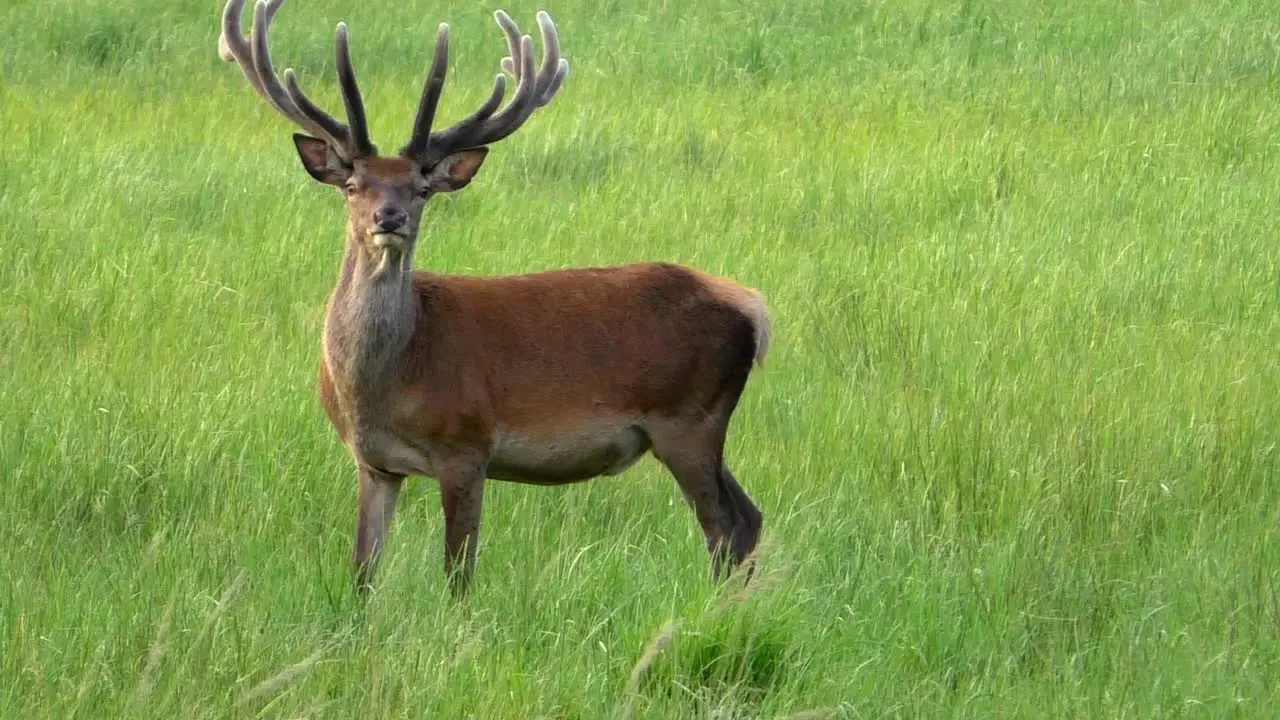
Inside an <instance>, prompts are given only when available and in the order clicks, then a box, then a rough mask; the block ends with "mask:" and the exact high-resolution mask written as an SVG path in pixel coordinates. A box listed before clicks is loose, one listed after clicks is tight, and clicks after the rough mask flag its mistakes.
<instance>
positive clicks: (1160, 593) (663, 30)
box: [0, 0, 1280, 719]
mask: <svg viewBox="0 0 1280 720" xmlns="http://www.w3.org/2000/svg"><path fill="white" fill-rule="evenodd" d="M1042 5H1043V6H1042ZM496 7H503V8H505V9H506V10H507V11H508V12H510V13H511V14H512V16H513V17H514V18H515V19H516V20H517V21H518V22H520V23H521V24H522V26H523V27H524V28H526V30H531V29H532V28H534V27H535V23H534V19H533V16H534V12H535V11H536V10H538V9H540V8H543V7H545V8H546V9H547V10H549V11H550V12H551V13H552V15H553V17H554V18H555V19H556V21H557V23H558V25H559V27H560V31H561V38H562V42H563V46H564V50H565V53H566V54H567V56H568V57H569V58H570V62H571V63H572V71H571V74H570V77H569V81H568V83H567V84H566V86H565V88H564V90H562V91H561V93H560V95H559V96H558V97H557V99H556V101H555V102H554V103H553V104H552V105H551V106H550V107H548V108H547V109H545V110H544V111H542V112H541V113H540V114H538V115H536V116H535V118H534V119H533V120H531V121H530V123H529V124H528V125H527V126H526V127H525V128H524V129H523V130H522V131H521V132H519V133H518V134H517V135H515V136H513V137H512V138H511V139H509V140H507V141H504V142H503V143H500V144H499V145H497V146H495V149H494V152H493V153H492V154H491V155H490V156H489V160H488V162H487V163H486V164H485V166H484V168H483V169H482V170H481V171H480V173H479V175H478V176H477V180H476V182H474V183H473V184H472V185H471V186H470V187H468V188H467V189H466V190H464V191H463V192H461V193H458V194H456V195H454V196H450V197H445V198H440V199H438V200H436V201H433V202H434V204H433V206H432V207H431V208H430V209H429V210H428V213H429V218H430V219H429V221H428V222H427V225H426V227H425V229H424V231H423V238H422V240H421V242H420V243H419V249H418V253H417V259H416V260H417V265H418V266H419V267H429V268H432V269H436V270H442V271H450V272H466V273H476V274H499V273H516V272H525V271H531V270H540V269H547V268H556V267H565V266H572V265H594V264H606V263H619V262H625V261H633V260H646V259H663V260H671V261H677V262H684V263H689V264H693V265H696V266H699V267H701V268H704V269H706V270H709V271H712V272H716V273H723V274H728V275H732V276H733V277H735V278H737V279H739V280H740V281H742V282H744V283H745V284H748V285H751V286H753V287H756V288H759V289H760V290H762V291H763V292H764V293H765V294H766V295H767V296H768V297H769V299H770V303H771V307H772V311H773V316H774V327H775V333H776V334H775V344H774V349H773V352H772V354H771V355H770V358H769V362H768V364H767V366H766V367H765V368H764V369H763V370H762V371H760V372H758V373H756V374H755V375H754V376H753V379H752V381H751V382H750V384H749V385H748V389H747V393H746V395H745V397H744V399H743V401H742V404H741V406H740V408H739V411H738V413H737V415H736V416H735V424H734V427H733V429H732V434H731V439H730V443H729V448H728V453H729V459H730V465H731V466H732V467H733V468H734V471H735V473H736V474H737V476H738V477H739V479H741V480H742V482H743V484H744V485H745V487H746V488H747V490H748V492H749V493H750V494H751V495H752V496H753V497H754V498H755V499H756V500H757V502H758V504H759V505H760V506H761V508H762V510H763V511H764V514H765V546H764V548H763V550H762V557H761V567H760V570H759V571H758V578H759V582H758V583H756V584H754V586H753V587H752V589H751V590H749V591H747V592H741V591H740V586H736V585H735V586H729V587H725V588H722V589H719V590H718V589H717V588H716V587H715V586H714V585H713V584H712V583H711V582H710V580H709V578H708V568H709V563H708V560H707V557H706V553H705V551H704V549H703V546H702V538H701V534H700V532H699V530H698V528H697V524H696V522H695V521H694V518H693V515H692V513H691V512H690V511H689V510H688V509H687V507H686V506H685V505H684V502H683V500H682V499H681V498H680V495H679V492H678V490H677V488H676V485H675V483H674V482H673V481H672V480H671V479H670V477H669V476H668V475H666V474H665V471H663V470H662V468H661V466H660V465H658V464H657V463H656V462H655V461H653V460H651V459H649V460H645V461H644V462H642V463H641V464H640V465H639V466H637V467H636V468H635V469H633V470H632V471H630V472H628V473H627V474H625V475H623V476H621V477H617V478H611V479H607V480H601V481H597V482H594V483H588V484H585V485H578V486H570V487H564V488H537V487H526V486H520V485H512V484H502V483H491V484H490V485H489V488H488V492H487V495H486V508H485V522H486V525H485V535H484V543H483V547H482V549H481V552H480V559H479V565H478V570H477V577H476V585H475V589H474V593H473V596H472V598H471V600H470V602H469V603H467V604H466V605H465V606H460V605H457V604H455V603H452V602H451V601H450V600H449V599H448V597H449V596H448V590H447V587H446V583H445V579H444V576H443V573H442V569H441V567H440V557H441V534H442V528H441V526H442V521H441V518H440V514H439V509H438V507H439V506H438V498H437V492H436V489H435V487H434V485H433V483H432V482H431V481H429V480H423V479H418V480H414V481H412V482H411V484H410V486H409V488H408V490H407V492H406V493H405V494H404V496H402V503H401V515H400V517H399V522H398V524H397V526H396V530H395V534H394V536H393V539H392V541H391V544H390V546H389V549H388V555H387V560H386V562H385V564H384V565H383V568H382V572H381V574H380V584H379V588H378V592H377V593H376V595H375V596H374V597H373V598H372V600H371V602H369V603H368V604H367V605H365V606H362V605H361V603H358V602H357V601H356V598H355V597H354V594H353V593H352V592H351V588H350V584H351V583H350V581H351V573H350V568H349V557H350V545H351V541H352V534H353V530H354V521H355V480H354V471H353V468H352V464H351V461H350V459H349V457H348V456H347V455H346V452H345V450H344V448H343V447H342V446H341V445H340V444H339V443H338V441H337V439H336V437H335V436H334V434H333V432H332V430H331V429H330V428H329V426H328V424H327V422H326V421H325V419H324V416H323V413H322V412H321V410H320V407H319V404H318V402H317V400H316V399H315V395H314V378H315V371H316V367H317V362H318V358H319V335H320V327H321V322H322V314H323V308H324V302H325V298H326V295H327V293H328V292H329V290H330V288H331V287H332V284H333V282H334V280H335V278H336V273H337V268H338V262H339V258H340V253H341V248H342V232H343V224H344V214H345V211H344V208H343V206H342V202H341V200H340V198H339V197H338V196H337V194H336V193H335V192H333V191H331V190H329V189H328V188H324V187H322V186H320V185H317V184H315V183H314V182H312V181H311V180H310V179H309V178H308V177H307V175H306V174H305V172H304V171H303V170H302V168H301V166H300V164H299V162H298V160H297V157H296V155H295V153H294V149H293V147H292V143H291V142H290V141H289V134H290V133H291V132H292V131H293V128H292V127H291V126H290V125H289V124H288V123H287V122H286V121H284V120H283V119H282V118H280V117H279V116H277V115H276V114H275V113H274V112H272V111H271V110H270V109H269V108H268V107H267V106H266V105H265V104H264V103H263V102H262V101H261V100H260V99H259V98H258V97H257V96H256V95H255V94H254V93H253V92H252V91H251V90H250V89H249V87H248V86H247V84H246V83H245V82H244V80H243V78H242V76H241V75H240V73H239V71H238V70H236V69H235V68H234V66H231V65H228V64H224V63H222V62H221V61H219V60H218V58H217V56H216V53H215V46H216V37H217V25H218V17H219V13H220V11H221V4H220V2H219V1H218V0H203V1H202V2H194V1H192V0H172V1H170V2H158V1H157V0H142V1H140V2H136V3H132V4H130V3H118V2H107V1H106V0H50V1H48V2H35V1H34V0H6V2H5V3H4V5H3V6H2V7H0V21H3V23H4V26H5V27H6V28H7V33H6V39H5V41H4V43H3V44H0V122H2V123H3V126H4V128H5V132H4V133H3V134H0V228H3V238H4V240H3V249H4V251H5V261H4V262H3V263H0V477H2V479H3V493H0V572H2V578H3V579H2V586H0V618H2V619H3V626H2V627H0V717H4V718H44V717H48V718H133V717H139V718H141V717H147V718H171V717H174V718H176V717H282V718H283V717H288V718H295V717H315V718H320V717H324V718H354V717H370V718H372V717H379V718H382V717H408V718H467V717H470V718H478V719H487V718H583V719H591V718H615V717H618V718H621V717H635V718H642V717H659V718H690V717H693V718H713V717H714V718H755V717H767V718H775V717H778V718H781V717H791V718H798V717H805V718H819V717H833V718H871V717H952V716H964V717H1053V718H1058V717H1080V718H1104V717H1107V718H1110V717H1184V716H1185V717H1213V718H1226V717H1259V718H1261V717H1273V716H1274V715H1273V713H1275V712H1276V710H1275V708H1277V707H1280V473H1278V472H1277V470H1278V469H1280V449H1278V448H1277V442H1278V441H1280V404H1278V402H1277V400H1278V398H1280V361H1278V360H1277V350H1278V349H1280V321H1278V317H1280V315H1278V312H1277V310H1278V306H1280V244H1278V243H1277V239H1278V233H1277V231H1276V229H1275V228H1276V216H1277V212H1276V211H1277V200H1276V199H1277V187H1278V184H1280V183H1278V181H1280V171H1277V169H1276V168H1277V163H1278V162H1280V4H1277V3H1276V2H1274V0H1268V1H1265V2H1255V3H1217V2H1208V1H1207V0H1192V1H1191V2H1169V1H1167V0H1154V1H1152V2H1146V3H1114V2H1099V1H1097V0H1085V1H1084V2H1080V3H1066V4H1063V5H1062V6H1061V7H1056V6H1053V7H1051V6H1048V5H1046V4H1039V3H1029V2H1015V1H1014V0H968V1H956V2H951V1H938V2H927V1H926V0H903V1H902V2H894V3H890V2H859V1H858V0H798V1H797V2H795V3H778V2H767V1H766V0H738V1H735V2H729V1H728V0H705V2H702V3H701V4H694V3H680V4H677V3H673V2H665V1H662V2H659V1H657V0H655V1H654V2H649V3H643V2H639V0H604V1H600V0H557V2H554V3H551V4H544V5H539V4H535V3H529V2H524V1H523V0H519V1H515V2H511V3H509V4H507V5H501V6H496V5H489V4H476V3H469V2H461V1H460V0H438V1H431V2H428V1H426V0H402V1H401V2H376V3H342V2H337V1H336V0H291V2H289V3H288V4H287V5H286V6H285V8H284V9H283V11H282V12H281V14H280V16H279V19H278V21H277V23H276V27H275V29H274V32H273V42H274V45H275V48H276V57H277V61H278V63H279V66H280V67H281V68H283V67H285V66H293V67H295V68H297V69H298V72H299V77H300V80H301V81H302V83H303V85H304V87H306V88H307V89H308V91H309V92H310V93H311V95H312V96H313V97H315V98H317V99H318V100H319V101H321V103H322V104H324V105H326V106H328V107H330V108H333V109H338V108H340V103H339V102H338V94H337V82H336V78H335V74H334V69H333V44H332V43H333V28H334V25H335V24H336V23H337V22H338V21H339V20H346V21H347V22H348V23H349V25H350V26H351V33H352V48H353V55H354V60H355V63H356V65H357V68H358V70H359V73H360V79H361V83H362V87H363V89H364V92H365V98H366V102H367V103H368V106H369V108H370V113H371V116H372V117H371V119H372V123H373V131H374V134H375V141H377V142H379V144H380V145H381V146H382V147H383V148H387V149H394V148H395V147H398V146H399V144H400V143H401V142H402V141H403V140H404V139H405V138H406V137H407V133H408V130H409V124H410V122H411V121H412V113H413V110H414V107H415V104H416V102H417V97H418V93H419V90H420V87H421V82H422V80H423V78H424V76H425V71H426V65H427V63H428V61H429V58H430V51H431V44H432V42H433V38H434V30H435V26H436V24H437V23H438V22H440V21H442V20H447V21H448V22H449V23H450V24H451V26H452V40H453V60H452V70H451V75H450V79H449V84H448V86H447V88H446V91H445V99H444V103H443V109H442V112H443V113H444V115H445V118H444V119H445V120H449V121H452V120H453V119H456V118H458V117H460V116H461V115H462V114H464V113H467V112H470V110H471V109H472V108H474V107H475V106H476V105H477V104H478V103H479V102H480V100H481V99H483V97H484V96H485V94H487V92H488V89H489V86H490V82H491V78H492V75H493V73H494V72H495V71H496V68H497V61H498V58H499V57H500V56H501V55H502V53H503V52H504V47H505V46H504V44H503V41H502V36H501V33H500V32H499V30H498V29H497V27H496V26H495V25H494V24H493V21H492V15H491V13H492V11H493V9H495V8H496Z"/></svg>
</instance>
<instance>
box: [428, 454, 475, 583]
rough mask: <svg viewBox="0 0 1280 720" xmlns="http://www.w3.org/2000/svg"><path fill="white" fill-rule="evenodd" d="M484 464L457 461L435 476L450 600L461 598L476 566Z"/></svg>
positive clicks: (467, 460) (472, 461) (471, 460)
mask: <svg viewBox="0 0 1280 720" xmlns="http://www.w3.org/2000/svg"><path fill="white" fill-rule="evenodd" d="M484 480H485V463H484V462H483V460H480V459H470V458H469V459H466V460H463V459H461V458H459V459H457V460H456V461H455V462H452V463H449V467H448V469H447V470H446V471H443V472H441V473H440V475H439V481H440V504H441V505H442V506H443V508H444V570H445V574H446V575H447V576H448V578H449V587H450V589H451V590H452V591H453V595H454V597H459V598H460V597H464V596H465V595H466V594H467V590H468V588H469V587H470V584H471V575H472V572H473V571H474V570H475V565H476V547H477V545H478V543H479V542H480V515H481V510H482V508H483V505H484Z"/></svg>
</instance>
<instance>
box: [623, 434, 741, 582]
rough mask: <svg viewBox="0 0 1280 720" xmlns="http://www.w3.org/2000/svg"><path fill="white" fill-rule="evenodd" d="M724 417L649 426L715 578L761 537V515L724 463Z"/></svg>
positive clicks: (724, 573) (657, 452) (657, 454)
mask: <svg viewBox="0 0 1280 720" xmlns="http://www.w3.org/2000/svg"><path fill="white" fill-rule="evenodd" d="M726 424H727V423H726V422H725V420H721V419H719V418H716V417H706V418H704V419H702V420H701V421H699V422H696V423H691V422H678V421H674V420H668V421H663V422H660V423H654V424H652V425H651V426H650V428H648V431H649V436H650V438H651V439H652V440H653V454H654V456H655V457H657V458H658V460H659V461H660V462H661V463H662V464H663V465H665V466H666V467H667V469H668V470H670V471H671V474H672V475H674V476H675V479H676V483H677V484H678V485H679V486H680V492H681V493H682V494H683V495H684V498H685V500H686V501H687V502H688V503H689V505H690V507H692V508H693V511H694V515H695V516H696V517H697V519H698V524H699V525H700V526H701V527H702V534H703V536H704V537H705V538H706V543H707V551H708V552H709V553H710V554H711V562H712V572H713V575H714V576H715V578H716V579H717V580H720V579H723V578H725V577H726V576H727V575H728V574H729V573H730V572H731V571H732V570H733V569H734V568H736V567H738V566H739V565H741V564H742V563H743V561H745V560H746V559H747V556H749V555H750V554H751V551H752V550H754V549H755V546H756V541H757V540H758V539H759V536H760V526H761V524H762V516H761V514H760V511H759V509H757V508H756V506H755V504H754V503H752V502H751V499H750V498H748V497H747V494H746V492H745V491H744V490H743V489H742V486H740V485H739V484H738V481H737V480H736V479H734V477H733V475H732V474H731V473H730V472H729V468H727V467H725V464H724V440H725V426H726Z"/></svg>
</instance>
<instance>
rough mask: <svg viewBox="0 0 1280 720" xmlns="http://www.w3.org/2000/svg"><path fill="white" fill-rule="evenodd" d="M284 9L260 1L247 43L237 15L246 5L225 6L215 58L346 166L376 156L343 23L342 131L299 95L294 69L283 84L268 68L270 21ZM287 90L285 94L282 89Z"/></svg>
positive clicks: (234, 0)
mask: <svg viewBox="0 0 1280 720" xmlns="http://www.w3.org/2000/svg"><path fill="white" fill-rule="evenodd" d="M282 5H284V0H258V2H257V4H256V5H254V8H253V27H252V31H251V33H250V35H249V37H248V38H245V37H243V36H242V35H241V34H240V15H241V11H242V9H243V8H244V0H227V5H226V7H225V8H224V9H223V12H222V35H221V36H220V37H219V38H218V55H219V56H221V57H222V59H223V60H226V61H227V62H232V61H234V62H235V63H236V64H238V65H239V66H240V70H241V71H242V72H243V73H244V76H245V79H247V80H248V81H249V84H250V85H252V86H253V89H254V90H257V91H258V94H259V95H261V96H262V97H263V98H264V99H266V101H267V102H268V103H270V104H271V106H272V107H274V108H275V109H276V110H278V111H279V112H280V114H281V115H284V116H285V117H286V118H288V119H289V120H292V121H293V122H294V123H295V124H296V125H298V127H300V128H302V129H303V130H304V131H306V132H307V133H309V134H311V135H314V136H315V137H317V138H319V139H321V140H324V141H325V143H326V144H327V145H328V146H329V148H330V149H331V150H332V151H333V152H334V154H336V155H337V156H338V157H339V158H340V159H341V160H342V161H343V162H344V163H346V164H350V163H351V162H352V161H353V160H355V159H356V158H360V157H368V156H370V155H374V154H375V153H376V152H377V148H375V147H374V145H373V143H372V142H370V140H369V126H368V123H367V121H366V119H365V112H364V102H363V100H361V97H360V88H359V87H358V86H357V85H356V77H355V71H354V70H352V68H351V56H350V51H349V48H348V44H347V26H346V23H338V33H337V61H338V82H339V84H340V85H341V86H342V102H343V105H344V106H345V108H346V111H347V121H348V122H349V123H350V126H347V125H344V124H343V123H341V122H339V121H338V120H337V119H335V118H334V117H333V116H332V115H330V114H329V113H327V112H325V111H324V110H322V109H320V107H319V106H318V105H316V104H315V103H314V102H312V101H311V99H310V98H308V97H307V96H306V94H304V93H303V92H302V88H301V87H299V86H298V79H297V77H296V76H295V75H294V72H293V68H286V69H285V71H284V82H285V84H284V85H282V84H281V82H280V78H279V77H278V76H277V75H276V72H275V68H274V66H273V65H272V62H271V52H270V50H269V47H268V42H267V32H268V30H269V28H270V27H271V21H272V20H273V19H274V18H275V15H276V13H277V12H279V10H280V6H282ZM285 85H287V86H288V87H287V89H286V87H285Z"/></svg>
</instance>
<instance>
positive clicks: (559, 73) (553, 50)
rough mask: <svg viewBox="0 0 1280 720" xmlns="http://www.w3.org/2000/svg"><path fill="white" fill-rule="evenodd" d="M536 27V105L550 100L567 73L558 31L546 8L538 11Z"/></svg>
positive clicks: (567, 65)
mask: <svg viewBox="0 0 1280 720" xmlns="http://www.w3.org/2000/svg"><path fill="white" fill-rule="evenodd" d="M538 28H539V29H540V30H541V31H542V45H543V48H545V49H544V50H543V51H542V53H543V55H542V67H541V68H539V69H538V90H537V93H536V94H537V96H538V107H542V106H544V105H546V104H547V103H549V102H551V98H553V97H555V96H556V93H557V92H559V91H560V86H561V85H563V84H564V79H565V78H566V77H567V76H568V75H569V61H568V60H565V59H564V58H562V57H560V33H559V32H558V31H557V30H556V24H555V23H553V22H551V16H550V15H548V14H547V11H546V10H539V11H538Z"/></svg>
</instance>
